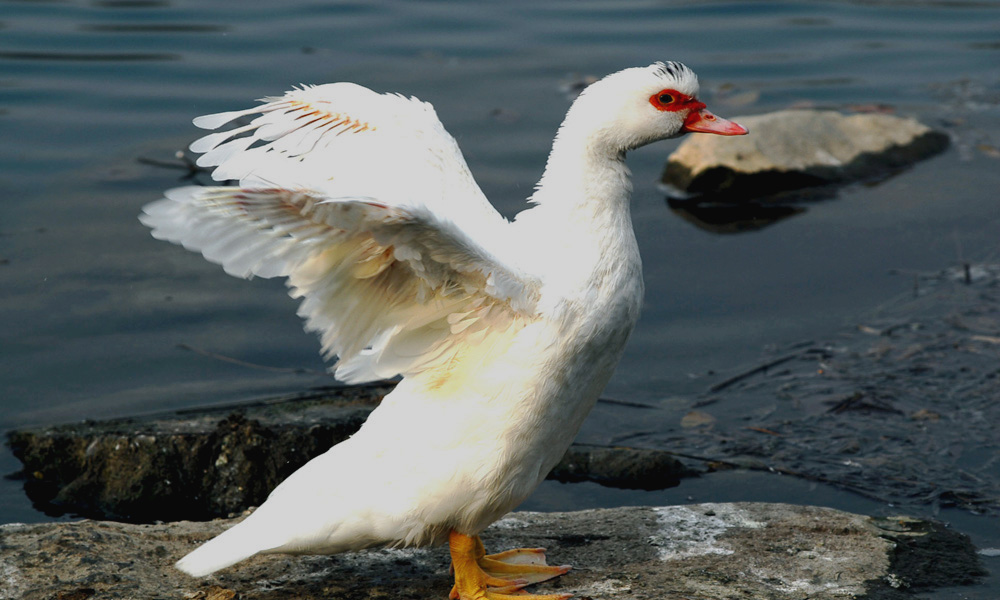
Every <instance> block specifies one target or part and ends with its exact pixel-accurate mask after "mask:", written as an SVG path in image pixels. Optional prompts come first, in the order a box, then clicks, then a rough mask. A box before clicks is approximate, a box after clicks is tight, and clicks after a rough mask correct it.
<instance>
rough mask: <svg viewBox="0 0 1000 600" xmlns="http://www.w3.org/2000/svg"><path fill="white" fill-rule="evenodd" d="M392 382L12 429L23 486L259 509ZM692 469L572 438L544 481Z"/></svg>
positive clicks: (75, 506) (89, 501)
mask: <svg viewBox="0 0 1000 600" xmlns="http://www.w3.org/2000/svg"><path fill="white" fill-rule="evenodd" d="M391 389H392V384H371V385H360V386H347V387H336V388H328V389H323V390H318V391H315V392H311V393H306V394H301V395H296V396H290V397H281V398H274V399H270V400H264V401H259V402H254V403H247V404H240V405H231V406H223V407H215V408H207V409H201V410H187V411H179V412H176V413H169V414H165V415H159V416H153V417H148V418H142V419H116V420H110V421H89V422H85V423H79V424H72V425H61V426H55V427H42V428H37V429H25V430H20V431H13V432H10V433H9V434H8V444H9V445H10V447H11V449H12V450H13V452H14V455H15V456H16V457H17V458H18V459H20V460H21V462H22V463H24V469H23V471H22V477H23V478H24V480H25V491H26V492H27V494H28V495H29V497H30V498H31V499H32V501H33V502H34V503H35V505H36V507H38V508H40V509H42V510H44V511H45V512H46V513H48V514H64V513H70V514H76V515H81V516H86V517H91V518H100V519H115V520H122V521H130V522H140V523H143V522H146V523H148V522H153V521H176V520H181V519H188V520H205V519H212V518H218V517H226V516H230V515H233V514H239V513H241V512H243V511H244V510H246V509H247V508H249V507H251V506H259V505H260V504H261V503H262V502H264V500H265V499H266V498H267V495H268V494H269V493H270V492H271V490H272V489H274V487H275V486H277V485H278V484H279V483H281V482H282V481H283V480H284V479H285V478H286V477H288V476H289V475H290V474H291V473H292V472H294V471H295V470H296V469H298V468H299V467H301V466H302V465H303V464H305V463H306V462H307V461H309V460H310V459H312V458H313V457H315V456H318V455H319V454H322V453H323V452H325V451H326V450H327V449H329V448H330V447H331V446H333V445H334V444H336V443H338V442H340V441H342V440H344V439H346V438H347V437H349V436H350V435H351V434H353V433H354V432H355V431H357V430H358V428H359V427H361V424H362V423H364V421H365V419H366V418H367V417H368V414H369V413H370V412H371V411H372V410H373V409H374V408H375V407H376V406H377V405H378V402H379V401H380V400H381V398H382V397H383V396H384V395H385V394H387V393H388V392H389V391H390V390H391ZM691 474H692V472H691V471H690V470H689V469H687V468H685V467H684V466H683V465H682V464H681V463H679V462H678V461H677V460H676V459H674V458H673V457H672V456H671V455H670V453H668V452H664V451H660V450H637V449H629V448H603V447H595V446H584V445H574V446H573V447H571V448H570V450H569V452H567V454H566V457H565V458H564V459H563V461H562V462H561V463H560V464H559V465H557V466H556V468H555V469H553V471H552V473H551V474H550V476H549V477H550V479H556V480H558V481H564V482H575V481H593V482H596V483H599V484H602V485H606V486H611V487H619V488H636V489H664V488H667V487H672V486H675V485H677V484H678V482H679V480H680V478H681V477H684V476H686V475H691Z"/></svg>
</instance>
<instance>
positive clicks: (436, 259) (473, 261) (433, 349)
mask: <svg viewBox="0 0 1000 600" xmlns="http://www.w3.org/2000/svg"><path fill="white" fill-rule="evenodd" d="M359 98H360V99H362V100H366V101H370V102H369V103H368V104H364V105H362V104H358V103H357V101H358V99H359ZM373 98H375V99H377V100H376V101H372V99H373ZM338 99H342V100H344V104H338V102H337V101H338ZM352 102H354V104H352ZM372 102H374V103H372ZM380 102H384V104H381V105H380V106H377V105H376V104H378V103H380ZM355 109H356V110H355ZM253 112H261V113H263V114H262V115H261V116H260V117H258V118H257V119H255V120H254V121H253V122H251V123H250V124H249V125H246V126H244V127H237V128H236V129H233V130H230V131H226V132H223V133H218V134H212V135H209V136H207V137H205V138H202V139H201V140H198V141H196V142H195V143H194V144H192V149H193V150H196V151H201V152H205V154H204V155H203V156H202V157H201V159H200V160H199V163H200V164H204V165H214V166H217V169H216V171H215V173H214V176H215V177H216V178H218V179H238V180H239V181H240V186H238V187H210V188H203V187H185V188H177V189H174V190H170V191H168V192H167V193H166V194H165V196H166V197H165V198H164V199H162V200H159V201H157V202H154V203H152V204H149V205H148V206H146V207H145V208H144V214H143V215H142V216H141V217H140V220H141V221H142V222H143V223H144V224H146V225H147V226H149V227H151V228H152V229H153V236H154V237H156V238H159V239H166V240H169V241H171V242H174V243H178V244H182V245H183V246H184V247H186V248H188V249H190V250H194V251H198V252H201V253H202V254H203V255H204V256H205V258H207V259H208V260H210V261H212V262H216V263H219V264H221V265H222V266H223V267H224V268H225V270H226V271H227V272H228V273H230V274H232V275H237V276H241V277H251V276H259V277H279V276H283V277H288V284H289V286H290V287H291V288H292V291H291V294H292V295H293V296H295V297H301V298H303V301H302V304H301V307H300V309H299V314H300V315H301V316H303V317H304V318H305V319H306V328H307V329H309V330H314V331H317V332H319V334H320V336H321V339H322V343H323V351H324V354H325V355H326V356H327V357H332V356H338V357H339V358H340V360H339V362H338V364H337V367H336V375H337V377H338V378H339V379H341V380H344V381H348V382H361V381H370V380H374V379H381V378H385V377H392V376H394V375H396V374H403V375H404V376H406V375H412V374H415V373H419V372H421V371H424V370H427V369H430V368H432V367H434V366H435V365H440V364H445V363H448V362H449V361H453V360H454V359H455V357H456V356H457V355H458V353H460V352H461V350H462V348H463V347H465V346H467V345H469V344H476V343H479V342H481V341H482V340H483V339H485V338H487V337H488V336H489V335H490V334H491V333H495V332H504V331H508V330H510V329H511V328H514V327H520V326H522V325H523V324H524V323H525V322H527V321H529V320H531V319H532V318H533V316H534V314H535V305H536V300H537V297H538V291H539V285H538V282H537V280H535V279H534V278H533V277H531V276H530V275H527V274H526V273H524V272H523V271H521V270H520V269H519V268H517V267H516V266H515V265H514V264H513V262H512V261H511V260H509V259H508V258H505V257H504V256H502V255H501V254H502V252H501V250H502V249H503V248H504V247H505V246H504V245H503V244H502V241H503V240H504V239H505V238H506V236H507V231H506V229H507V227H508V226H509V224H508V223H507V221H505V220H504V219H503V218H502V217H501V216H500V215H499V214H498V213H496V211H495V210H494V209H493V208H492V206H490V205H489V203H488V202H487V201H486V199H485V198H484V197H483V194H482V192H481V191H480V190H479V188H478V186H477V185H476V184H475V181H474V180H473V179H472V176H471V174H469V171H468V167H467V166H466V164H465V161H464V159H463V158H462V156H461V153H460V152H459V151H458V148H457V145H456V144H455V142H454V140H453V139H452V138H451V136H450V135H448V133H447V132H446V131H445V130H444V128H443V127H442V126H441V124H440V122H439V121H438V120H437V118H436V116H434V112H433V109H431V108H430V106H429V105H427V104H424V103H420V102H419V101H416V100H408V99H405V98H402V97H399V96H386V95H380V94H375V93H374V92H371V91H369V90H366V89H364V88H360V87H359V86H354V85H352V84H332V85H327V86H320V87H316V88H307V89H304V90H297V91H294V92H290V93H289V94H287V95H286V96H285V97H284V98H282V99H278V100H274V101H272V102H270V103H268V104H265V105H263V106H261V107H258V108H256V109H252V110H251V111H241V112H235V113H224V114H222V115H213V116H209V117H202V118H200V119H198V120H196V123H197V124H199V125H202V126H213V127H214V126H219V125H221V124H223V123H226V122H229V121H231V120H232V119H234V118H236V117H239V116H242V115H245V114H249V113H253ZM240 135H242V136H243V137H239V136H240ZM248 139H249V140H250V141H247V140H248ZM380 148H382V149H383V150H384V151H382V152H380V151H379V149H380ZM403 149H405V150H403ZM386 157H390V158H391V157H395V158H397V159H398V162H393V161H390V162H389V163H388V164H386V163H385V162H380V163H378V164H372V163H371V161H373V160H375V161H384V160H385V158H386ZM396 174H402V175H401V177H396V176H394V175H396Z"/></svg>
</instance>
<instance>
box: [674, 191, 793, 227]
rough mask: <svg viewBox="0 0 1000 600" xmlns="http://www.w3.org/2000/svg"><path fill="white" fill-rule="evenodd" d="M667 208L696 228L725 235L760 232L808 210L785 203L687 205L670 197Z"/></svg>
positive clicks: (693, 203) (702, 203)
mask: <svg viewBox="0 0 1000 600" xmlns="http://www.w3.org/2000/svg"><path fill="white" fill-rule="evenodd" d="M667 206H669V207H670V210H671V211H672V212H673V213H674V214H675V215H677V216H678V217H680V218H682V219H684V220H685V221H687V222H688V223H691V224H692V225H694V226H695V227H698V228H699V229H702V230H704V231H710V232H712V233H722V234H725V233H744V232H748V231H757V230H758V229H763V228H764V227H767V226H769V225H774V224H775V223H777V222H779V221H783V220H785V219H787V218H788V217H793V216H795V215H799V214H802V213H803V212H805V211H806V209H805V208H804V207H801V206H795V205H786V204H764V203H760V202H735V203H711V202H697V201H695V202H686V201H683V200H673V199H671V198H667Z"/></svg>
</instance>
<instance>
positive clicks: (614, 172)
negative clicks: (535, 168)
mask: <svg viewBox="0 0 1000 600" xmlns="http://www.w3.org/2000/svg"><path fill="white" fill-rule="evenodd" d="M571 117H572V115H571V116H570V117H567V120H566V122H565V123H563V126H562V127H561V128H560V130H559V134H558V135H557V136H556V139H555V141H554V142H553V144H552V152H551V153H550V154H549V160H548V163H547V164H546V166H545V173H544V174H543V175H542V178H541V180H540V181H539V182H538V186H537V188H536V190H535V193H534V194H533V195H532V197H531V199H530V202H532V203H534V204H537V206H536V207H534V208H533V209H531V210H528V211H526V213H525V216H528V214H530V213H534V214H531V216H532V217H533V218H542V219H544V220H547V221H550V222H551V223H552V225H553V226H557V225H558V224H559V223H562V227H565V228H566V229H568V232H567V233H569V232H581V233H582V232H584V231H588V232H591V233H595V234H598V233H602V232H603V233H608V234H612V235H614V234H613V233H612V231H610V230H620V229H621V228H625V229H628V230H629V231H631V228H632V224H631V217H630V214H629V201H630V198H631V195H632V182H631V173H630V172H629V170H628V167H626V166H625V152H624V151H623V150H619V149H616V148H615V147H614V146H612V145H611V144H608V143H607V142H606V141H605V140H604V137H603V136H601V135H599V134H597V133H594V132H593V131H591V132H589V133H583V131H586V130H585V129H583V130H582V129H581V128H578V127H574V126H573V125H574V123H573V122H572V120H571ZM602 237H603V236H602Z"/></svg>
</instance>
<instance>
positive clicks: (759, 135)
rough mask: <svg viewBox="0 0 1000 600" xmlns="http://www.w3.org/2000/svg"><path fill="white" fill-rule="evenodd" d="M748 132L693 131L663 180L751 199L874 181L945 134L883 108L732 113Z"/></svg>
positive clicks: (691, 192)
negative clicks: (731, 134)
mask: <svg viewBox="0 0 1000 600" xmlns="http://www.w3.org/2000/svg"><path fill="white" fill-rule="evenodd" d="M735 120H736V121H738V122H739V123H740V124H742V125H744V126H746V127H748V128H749V129H750V135H746V136H740V137H734V138H730V137H726V138H722V137H720V136H712V135H702V136H691V137H689V138H688V139H687V140H685V142H684V143H683V144H681V146H680V147H679V148H678V149H677V150H676V151H675V152H674V153H673V154H671V155H670V158H669V159H668V162H667V166H666V169H665V171H664V173H663V183H664V184H666V185H667V186H668V188H669V189H670V190H671V195H672V196H675V197H678V198H691V197H702V196H705V197H711V198H713V199H718V198H726V199H730V200H735V199H742V198H755V197H761V196H768V195H771V194H775V193H779V192H783V191H788V190H795V189H801V188H808V187H811V186H817V185H827V184H831V183H843V182H850V181H857V180H865V179H871V178H877V177H880V176H885V175H886V174H889V173H892V172H893V171H896V170H899V169H901V168H903V167H906V166H908V165H910V164H912V163H914V162H917V161H919V160H922V159H925V158H927V157H929V156H933V155H934V154H937V153H939V152H941V151H943V150H944V149H945V148H947V146H948V136H947V135H945V134H944V133H941V132H938V131H934V130H932V129H930V128H929V127H927V126H925V125H923V124H921V123H919V122H917V121H916V120H914V119H904V118H900V117H896V116H892V115H887V114H882V113H865V114H855V115H843V114H840V113H837V112H834V111H818V110H783V111H779V112H774V113H768V114H764V115H754V116H749V117H737V118H736V119H735Z"/></svg>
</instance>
